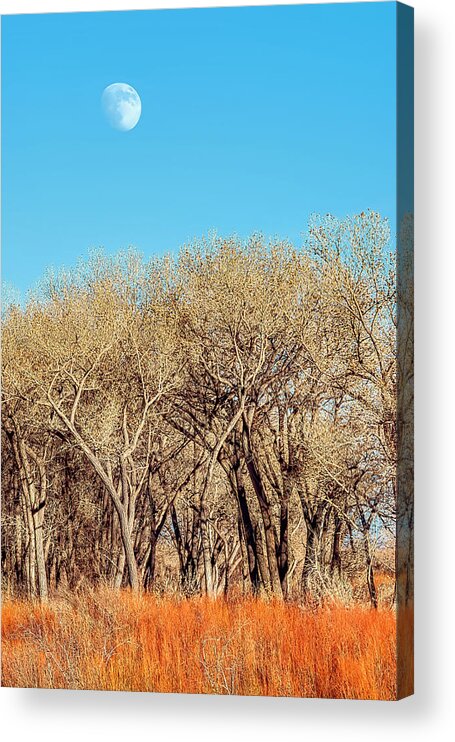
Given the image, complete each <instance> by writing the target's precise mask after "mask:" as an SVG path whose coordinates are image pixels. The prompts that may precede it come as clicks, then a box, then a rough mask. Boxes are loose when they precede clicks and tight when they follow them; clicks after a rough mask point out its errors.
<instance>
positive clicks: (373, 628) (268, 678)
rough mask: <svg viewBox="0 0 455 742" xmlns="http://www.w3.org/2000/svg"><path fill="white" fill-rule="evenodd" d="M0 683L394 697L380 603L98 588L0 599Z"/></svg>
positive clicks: (391, 643) (392, 639)
mask: <svg viewBox="0 0 455 742" xmlns="http://www.w3.org/2000/svg"><path fill="white" fill-rule="evenodd" d="M2 683H3V685H4V686H14V687H18V686H19V687H40V688H87V689H100V690H128V691H156V692H170V693H221V694H228V693H235V694H242V695H267V696H304V697H324V698H329V697H330V698H371V699H384V700H388V699H394V698H395V697H396V616H395V613H394V612H393V611H391V610H388V609H380V610H378V611H374V610H371V609H369V608H363V607H356V608H345V607H341V606H338V607H330V608H321V609H319V610H317V611H309V610H305V609H302V608H301V607H299V606H298V605H297V604H290V603H288V604H285V603H281V602H273V601H271V602H266V601H262V600H255V599H251V598H250V599H243V598H242V599H240V598H239V599H232V600H228V601H225V600H217V601H210V600H208V599H206V598H192V599H181V600H179V599H175V598H162V599H161V598H158V597H155V596H152V595H140V596H134V595H132V594H131V593H129V592H122V593H120V594H119V593H112V592H109V591H108V590H99V591H95V592H90V593H86V594H84V595H81V596H78V597H74V598H66V599H55V600H54V601H53V602H51V603H50V604H49V605H47V606H43V607H42V606H39V605H37V604H32V603H30V602H25V601H10V600H6V601H5V602H4V604H3V607H2Z"/></svg>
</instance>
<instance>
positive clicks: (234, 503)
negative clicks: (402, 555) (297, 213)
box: [2, 212, 397, 605]
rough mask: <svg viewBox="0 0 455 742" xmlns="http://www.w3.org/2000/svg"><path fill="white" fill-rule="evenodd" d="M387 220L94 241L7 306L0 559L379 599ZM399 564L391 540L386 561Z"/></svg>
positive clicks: (142, 585)
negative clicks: (111, 253) (105, 250)
mask: <svg viewBox="0 0 455 742" xmlns="http://www.w3.org/2000/svg"><path fill="white" fill-rule="evenodd" d="M388 250H389V229H388V225H387V223H386V222H385V221H384V220H382V219H381V218H380V216H379V215H378V214H376V213H374V212H368V213H362V214H360V215H358V216H356V217H353V218H350V219H347V220H344V221H338V220H336V219H335V218H333V217H330V216H327V217H324V218H318V219H315V220H314V221H313V222H312V223H311V224H310V227H309V230H308V233H307V235H306V236H305V239H304V244H303V247H302V248H299V249H297V248H295V247H293V246H292V245H291V244H288V243H285V242H280V241H272V242H271V243H269V244H266V243H265V242H264V240H263V238H262V237H261V236H253V237H251V239H250V240H248V241H247V242H243V241H241V240H239V239H237V238H229V239H223V238H218V237H215V238H211V239H210V240H202V241H199V242H197V243H195V244H193V245H191V246H189V247H185V248H184V249H182V250H181V252H180V254H179V256H178V258H176V259H175V260H174V259H171V258H169V257H166V258H163V259H153V260H149V261H144V260H143V259H142V258H141V257H140V256H139V255H138V254H137V253H135V252H133V251H130V252H127V253H125V254H122V255H120V256H117V257H115V258H110V257H106V256H104V255H102V254H94V255H92V257H91V258H90V260H88V261H87V262H85V263H81V264H80V265H79V266H78V268H77V269H75V270H72V271H70V272H68V273H62V274H59V275H58V276H48V277H47V279H46V280H45V281H44V282H43V285H42V286H41V288H40V291H39V292H37V293H36V294H35V295H34V296H32V297H30V298H29V300H28V303H27V305H26V306H18V305H14V304H13V305H10V306H9V307H7V308H5V311H4V316H3V321H2V342H3V366H2V403H3V416H2V478H3V481H2V524H3V525H2V528H3V538H2V574H3V581H4V587H5V589H6V590H8V591H9V592H11V593H13V594H21V593H23V594H28V595H29V596H39V597H41V598H42V599H45V598H46V597H47V595H48V593H49V591H50V590H58V589H59V588H63V587H69V588H70V589H75V588H77V587H78V586H79V585H80V584H84V583H97V582H100V581H103V582H108V583H109V584H111V585H112V586H114V587H117V588H118V587H121V586H127V585H129V586H130V587H131V588H132V589H133V590H139V589H146V590H153V589H159V590H179V591H182V592H184V593H186V594H192V593H197V592H205V593H207V594H208V595H210V596H216V595H219V594H223V593H227V592H228V591H230V590H231V589H236V590H242V591H244V592H248V593H249V592H251V593H257V594H267V595H274V596H279V597H283V598H287V597H290V596H293V595H304V596H311V597H312V598H320V597H323V596H324V594H325V593H326V592H330V591H331V590H333V589H334V588H335V587H336V586H338V587H339V588H340V589H341V588H342V586H343V585H348V584H349V585H353V584H354V583H355V581H356V580H357V581H358V580H361V582H362V585H363V586H364V589H365V593H366V594H367V595H369V599H370V600H371V602H372V604H373V605H376V604H377V601H378V594H377V587H376V584H375V575H374V570H375V566H376V564H377V559H378V554H381V553H385V549H386V547H387V546H390V545H391V544H393V538H394V532H395V510H396V508H395V496H396V493H395V477H396V462H397V450H396V438H397V433H396V350H395V342H396V329H395V325H396V319H395V307H396V289H395V261H394V257H392V256H391V254H390V253H389V252H388ZM391 564H392V565H393V554H392V561H391Z"/></svg>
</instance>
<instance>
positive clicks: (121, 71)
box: [2, 3, 396, 292]
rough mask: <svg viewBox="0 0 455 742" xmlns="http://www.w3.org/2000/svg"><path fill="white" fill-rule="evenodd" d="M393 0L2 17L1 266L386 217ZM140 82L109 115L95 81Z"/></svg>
mask: <svg viewBox="0 0 455 742" xmlns="http://www.w3.org/2000/svg"><path fill="white" fill-rule="evenodd" d="M395 14H396V5H395V3H374V4H371V3H352V4H346V5H307V6H287V7H286V6H284V7H263V8H239V9H234V8H231V9H202V10H190V11H188V10H186V11H137V12H124V13H81V14H50V15H29V16H11V17H4V18H3V19H2V110H3V124H2V135H3V146H2V155H3V158H2V185H3V187H2V193H3V196H2V200H3V203H2V244H3V250H2V252H3V255H2V271H3V276H2V277H3V281H5V282H7V283H10V284H13V285H14V286H16V287H18V289H20V291H21V292H24V291H26V290H27V289H28V288H29V287H31V286H33V285H34V284H35V282H36V281H37V280H38V279H39V278H40V277H41V276H42V274H43V272H44V271H45V269H46V268H47V267H49V266H53V267H55V268H58V267H59V266H62V265H65V266H70V265H72V264H74V263H75V262H76V260H77V259H78V258H79V257H81V256H84V255H86V254H87V253H88V251H89V249H90V248H91V247H99V246H104V248H105V249H106V250H107V251H109V252H116V251H117V250H119V249H121V248H124V247H127V246H129V245H134V246H136V247H137V248H138V249H139V250H141V251H142V252H143V253H145V254H146V255H151V254H162V253H165V252H169V251H175V250H177V249H178V247H179V246H180V245H182V244H183V243H185V242H186V241H188V240H190V239H192V238H193V237H195V236H201V235H203V234H206V233H207V232H208V231H209V230H213V229H215V230H216V231H217V232H218V233H220V234H232V233H237V234H239V235H241V236H247V235H248V234H250V233H251V232H253V231H261V232H263V233H264V234H265V235H267V236H270V235H279V236H281V237H288V238H290V239H292V240H293V241H295V242H297V243H299V242H300V241H301V237H300V235H301V233H302V232H304V231H305V228H306V225H307V221H308V217H309V215H310V214H311V213H313V212H321V213H328V212H330V213H334V214H336V215H337V216H344V215H346V214H352V213H354V212H358V211H362V210H366V209H368V208H372V209H375V210H378V211H380V212H381V213H382V214H383V215H384V216H387V217H388V218H389V219H390V221H391V226H392V230H393V231H394V229H395V200H396V193H395V167H396V162H395V149H396V134H395V121H396V112H395V98H396V89H395V28H396V24H395ZM113 82H126V83H129V84H130V85H132V86H133V87H134V88H136V90H137V91H138V93H139V95H140V97H141V100H142V116H141V119H140V121H139V123H138V125H137V126H136V128H134V129H133V130H131V131H129V132H119V131H116V130H114V129H112V128H110V127H109V125H108V124H107V122H106V120H105V118H104V117H103V113H102V109H101V104H100V98H101V94H102V92H103V90H104V88H105V87H106V86H107V85H109V84H111V83H113Z"/></svg>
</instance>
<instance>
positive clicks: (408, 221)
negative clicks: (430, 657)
mask: <svg viewBox="0 0 455 742" xmlns="http://www.w3.org/2000/svg"><path fill="white" fill-rule="evenodd" d="M412 18H413V16H412V10H411V9H410V8H409V7H406V6H403V5H400V4H397V3H394V2H380V3H375V2H373V3H347V4H334V5H330V4H329V5H308V6H305V5H301V6H287V7H286V6H281V7H272V6H271V7H253V8H224V9H218V8H206V9H195V10H163V11H140V12H139V11H138V12H105V13H68V14H47V15H46V14H43V15H23V16H8V17H4V18H3V19H2V55H3V56H2V72H3V77H2V111H3V124H2V127H3V129H2V133H3V151H2V155H3V159H2V162H3V170H2V176H3V201H2V217H3V219H2V224H3V234H2V237H3V301H2V346H3V357H2V551H1V562H2V683H3V685H5V686H13V687H14V686H15V687H24V686H25V687H33V688H35V687H38V688H72V689H92V690H127V691H153V692H171V693H214V694H237V695H265V696H296V697H307V698H308V697H310V698H311V697H323V698H355V699H378V700H395V699H398V698H402V697H404V696H406V695H409V694H410V693H412V689H413V628H412V627H413V550H412V543H413V525H412V523H413V517H412V514H413V500H412V479H413V465H412V456H413V453H412V451H413V447H412V407H413V386H412V353H413V351H412V234H413V198H412V194H413V172H412V157H413V143H412V141H413V122H412V85H413V51H412V35H413V30H412Z"/></svg>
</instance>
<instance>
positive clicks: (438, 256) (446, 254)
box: [0, 0, 455, 742]
mask: <svg viewBox="0 0 455 742" xmlns="http://www.w3.org/2000/svg"><path fill="white" fill-rule="evenodd" d="M266 2H267V0H263V1H262V2H254V0H250V1H249V2H248V3H247V4H249V5H256V4H258V5H260V4H266ZM242 4H243V3H242V2H235V0H234V2H232V0H225V1H224V2H220V1H219V0H218V2H217V0H205V2H204V0H200V2H191V0H187V1H186V2H185V0H180V2H179V1H178V0H177V1H176V2H173V1H172V0H170V1H169V0H162V2H160V1H159V0H155V1H153V0H142V1H141V0H133V2H132V3H130V4H128V3H127V2H126V0H123V1H122V0H120V2H119V1H118V0H117V1H115V0H104V1H103V0H78V1H75V0H72V1H70V0H66V1H65V0H60V2H55V1H54V2H50V1H48V2H46V1H45V0H42V1H40V0H35V2H32V1H31V0H30V1H28V2H27V1H26V0H24V1H22V0H11V1H7V0H0V9H1V12H2V13H3V14H5V13H13V12H14V13H17V12H44V11H63V10H65V11H66V10H115V9H119V10H120V9H128V8H131V9H133V8H153V7H184V6H186V7H194V6H195V5H200V6H210V5H242ZM268 4H270V3H268ZM411 4H413V5H414V7H415V10H416V16H415V22H416V25H415V40H416V108H415V113H416V118H415V125H416V126H415V128H416V300H417V304H416V593H417V594H416V693H415V695H414V697H412V698H410V699H407V700H405V701H401V702H399V703H384V702H382V703H380V702H376V703H374V702H359V701H323V700H321V701H318V700H299V699H265V698H254V699H252V698H227V697H215V696H177V695H171V696H165V695H153V694H126V693H93V692H70V691H44V690H12V689H8V688H2V689H1V690H0V733H1V734H2V736H3V739H6V740H14V741H15V742H22V740H26V739H27V740H29V739H30V738H33V739H34V740H35V741H36V742H40V741H41V740H46V742H53V741H54V740H60V739H61V738H62V737H63V739H64V740H68V742H72V741H73V740H81V739H82V740H83V742H85V741H87V742H92V740H95V739H99V740H105V739H107V740H109V742H117V740H122V742H130V740H131V742H132V740H133V739H134V740H138V739H147V740H150V741H151V740H153V739H159V740H164V742H173V740H185V742H187V741H191V740H193V739H194V740H201V742H202V740H209V739H210V740H215V739H216V740H220V742H223V740H225V739H226V740H228V739H229V740H231V739H234V742H243V740H246V739H251V740H254V739H261V742H269V740H274V742H276V740H280V742H282V741H283V740H288V739H292V740H294V739H299V740H300V739H302V740H306V739H312V738H314V739H316V740H317V742H326V740H330V741H331V742H333V741H334V740H337V741H338V740H344V739H346V740H350V742H356V741H357V740H362V742H370V740H371V741H375V740H381V741H383V740H384V739H385V740H387V742H395V740H400V742H401V740H403V741H405V740H413V742H420V741H421V740H427V739H428V738H429V737H430V739H432V740H434V742H436V741H437V742H439V741H441V742H444V741H445V740H450V739H455V718H454V716H455V715H454V710H455V699H454V695H453V694H454V686H455V682H454V677H455V667H454V661H455V656H454V635H455V610H454V590H455V580H454V575H455V564H454V563H453V560H454V558H455V534H454V533H453V527H454V525H455V520H454V518H455V512H454V501H455V488H454V476H453V471H454V464H455V445H454V444H455V440H454V435H453V430H454V424H455V415H454V413H455V409H454V397H455V367H454V352H453V344H454V340H455V332H454V319H455V316H454V312H453V306H454V295H455V271H454V265H455V264H454V259H453V253H454V250H455V239H454V233H455V230H454V222H455V219H454V217H455V200H454V197H455V188H454V179H455V158H454V146H453V137H454V132H455V116H454V96H455V85H454V72H455V55H454V47H455V22H454V21H455V2H454V0H414V2H411Z"/></svg>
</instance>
